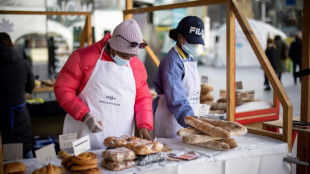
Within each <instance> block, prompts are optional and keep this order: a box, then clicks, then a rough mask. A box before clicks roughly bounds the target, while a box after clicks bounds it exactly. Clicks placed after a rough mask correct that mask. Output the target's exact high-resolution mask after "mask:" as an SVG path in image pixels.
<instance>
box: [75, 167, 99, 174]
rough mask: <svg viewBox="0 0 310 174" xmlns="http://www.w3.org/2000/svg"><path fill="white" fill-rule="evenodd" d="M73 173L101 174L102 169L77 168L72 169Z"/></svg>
mask: <svg viewBox="0 0 310 174" xmlns="http://www.w3.org/2000/svg"><path fill="white" fill-rule="evenodd" d="M71 173H72V174H100V170H99V169H98V168H93V169H88V170H76V171H72V172H71Z"/></svg>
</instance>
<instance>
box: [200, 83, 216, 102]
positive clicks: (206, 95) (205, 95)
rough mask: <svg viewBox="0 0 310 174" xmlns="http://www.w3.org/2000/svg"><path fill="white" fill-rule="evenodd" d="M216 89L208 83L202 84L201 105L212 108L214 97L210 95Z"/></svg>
mask: <svg viewBox="0 0 310 174" xmlns="http://www.w3.org/2000/svg"><path fill="white" fill-rule="evenodd" d="M213 90H214V89H213V87H212V86H211V85H209V84H207V83H202V84H201V85H200V103H201V104H208V105H210V106H212V105H213V103H214V102H213V100H214V96H213V95H212V94H211V93H210V92H212V91H213Z"/></svg>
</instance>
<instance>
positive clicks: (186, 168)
mask: <svg viewBox="0 0 310 174" xmlns="http://www.w3.org/2000/svg"><path fill="white" fill-rule="evenodd" d="M235 139H236V141H237V142H238V145H239V146H238V147H237V148H235V149H231V150H228V151H214V150H209V149H205V148H200V147H196V146H193V145H189V144H185V143H183V142H182V140H181V138H174V139H164V138H159V139H158V141H159V142H162V143H165V144H167V145H168V146H169V147H170V148H172V149H173V150H174V151H175V150H177V151H183V152H189V151H195V152H197V153H198V154H199V155H200V157H199V158H197V159H195V160H191V161H167V160H166V161H163V162H160V163H152V164H148V165H146V166H135V167H133V168H130V169H126V170H123V171H119V172H113V171H108V170H106V169H104V168H102V167H101V162H102V157H101V153H102V151H103V149H101V150H95V151H92V152H94V153H95V154H96V155H97V157H98V159H99V160H98V163H97V164H98V167H99V168H100V170H101V173H206V172H207V173H215V174H222V173H223V174H224V173H225V174H236V173H238V174H243V173H244V174H260V173H273V174H277V173H279V174H286V173H287V174H289V173H290V171H291V166H290V164H288V163H286V162H283V157H285V156H287V155H288V148H287V143H285V142H282V141H279V140H276V139H272V138H269V137H265V136H260V135H254V134H249V133H248V134H246V135H243V136H237V137H235ZM166 153H169V152H166ZM21 162H23V163H24V164H25V165H27V166H28V170H27V172H26V173H27V174H31V173H32V172H33V171H34V170H35V169H38V168H41V167H42V166H43V164H38V162H37V161H36V159H35V158H33V159H25V160H21ZM50 163H52V164H53V165H56V166H61V159H60V158H55V159H52V161H50ZM47 164H48V162H45V163H44V165H47Z"/></svg>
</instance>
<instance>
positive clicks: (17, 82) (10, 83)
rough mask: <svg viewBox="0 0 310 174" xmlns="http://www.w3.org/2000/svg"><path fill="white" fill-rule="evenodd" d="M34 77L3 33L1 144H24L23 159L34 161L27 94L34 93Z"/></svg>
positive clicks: (0, 48)
mask: <svg viewBox="0 0 310 174" xmlns="http://www.w3.org/2000/svg"><path fill="white" fill-rule="evenodd" d="M34 86H35V84H34V76H33V73H32V70H31V67H30V64H29V62H27V61H26V60H25V59H23V58H22V57H18V56H17V52H16V51H15V49H14V48H13V43H12V41H11V38H10V36H9V35H8V34H7V33H3V32H1V33H0V113H1V135H2V142H3V143H4V144H6V143H23V157H24V158H31V157H32V156H33V155H32V133H31V124H30V117H29V113H28V110H27V108H26V103H25V92H28V93H31V91H32V90H33V88H34Z"/></svg>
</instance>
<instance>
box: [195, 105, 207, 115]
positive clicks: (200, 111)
mask: <svg viewBox="0 0 310 174" xmlns="http://www.w3.org/2000/svg"><path fill="white" fill-rule="evenodd" d="M195 111H196V112H195V115H196V116H199V117H201V116H207V115H208V114H209V111H210V105H207V104H198V105H197V106H196V109H195Z"/></svg>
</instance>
